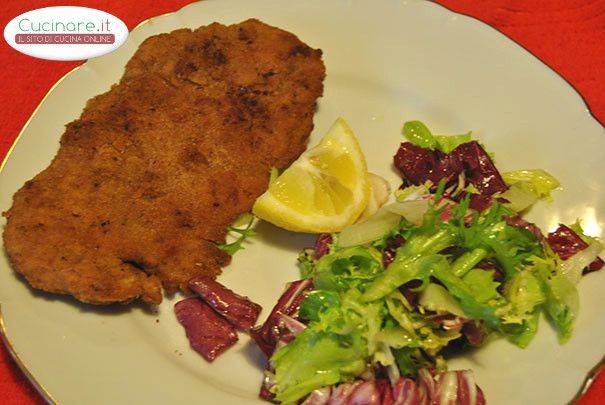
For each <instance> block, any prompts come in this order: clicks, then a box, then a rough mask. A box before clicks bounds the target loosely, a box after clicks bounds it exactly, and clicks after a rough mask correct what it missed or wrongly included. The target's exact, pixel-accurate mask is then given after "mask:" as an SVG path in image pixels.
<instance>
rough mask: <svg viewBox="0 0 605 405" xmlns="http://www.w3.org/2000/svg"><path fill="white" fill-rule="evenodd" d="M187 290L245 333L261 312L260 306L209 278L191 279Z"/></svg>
mask: <svg viewBox="0 0 605 405" xmlns="http://www.w3.org/2000/svg"><path fill="white" fill-rule="evenodd" d="M189 288H191V290H193V291H194V292H195V293H196V294H198V295H199V296H200V297H201V298H202V299H203V300H204V301H206V302H207V303H208V305H210V306H211V307H212V308H214V310H215V311H216V312H218V313H219V314H221V315H222V316H224V317H225V318H226V319H227V320H228V321H229V322H230V323H231V324H232V325H233V326H235V327H237V328H238V329H240V330H244V331H246V330H248V329H250V328H251V327H253V326H254V324H255V323H256V320H257V319H258V315H259V314H260V312H261V310H262V307H261V306H260V305H258V304H256V303H254V302H252V301H250V300H249V299H248V297H242V296H241V295H238V294H236V293H234V292H233V291H231V290H230V289H228V288H227V287H225V286H224V285H222V284H221V283H219V282H218V281H216V280H213V279H211V278H209V277H205V276H200V277H195V278H193V279H191V280H190V281H189Z"/></svg>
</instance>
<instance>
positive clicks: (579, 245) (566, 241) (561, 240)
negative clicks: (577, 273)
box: [546, 224, 605, 274]
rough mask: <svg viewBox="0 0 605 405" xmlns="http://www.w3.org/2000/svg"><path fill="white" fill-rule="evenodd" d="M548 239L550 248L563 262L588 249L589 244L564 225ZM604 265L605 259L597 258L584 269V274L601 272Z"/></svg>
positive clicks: (549, 235)
mask: <svg viewBox="0 0 605 405" xmlns="http://www.w3.org/2000/svg"><path fill="white" fill-rule="evenodd" d="M546 239H547V241H548V245H549V246H550V248H551V249H552V250H553V251H554V252H555V253H556V254H557V255H558V256H559V257H560V258H561V259H562V260H567V259H569V258H570V257H571V256H573V255H574V254H576V253H578V252H579V251H581V250H584V249H586V248H587V247H588V243H586V242H585V241H584V240H582V238H581V237H580V236H579V235H578V234H577V233H575V232H574V231H573V230H572V229H571V228H569V227H568V226H565V225H563V224H560V225H559V227H558V228H557V229H556V230H555V231H554V232H551V233H549V234H548V236H547V238H546ZM604 265H605V262H603V259H601V258H600V257H597V258H596V259H595V260H594V261H593V262H592V263H590V265H588V266H587V267H586V268H585V269H584V271H583V272H582V274H586V273H589V272H591V271H597V270H600V269H602V268H603V266H604Z"/></svg>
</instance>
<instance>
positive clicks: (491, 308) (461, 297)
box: [433, 267, 500, 329]
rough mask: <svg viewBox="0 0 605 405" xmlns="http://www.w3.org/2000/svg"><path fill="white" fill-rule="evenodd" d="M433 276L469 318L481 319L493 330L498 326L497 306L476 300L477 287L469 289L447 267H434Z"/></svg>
mask: <svg viewBox="0 0 605 405" xmlns="http://www.w3.org/2000/svg"><path fill="white" fill-rule="evenodd" d="M433 276H434V277H435V278H436V279H438V280H439V281H441V282H442V283H443V285H445V287H446V288H447V289H448V291H449V292H450V294H452V295H453V296H454V297H455V298H456V299H457V300H458V303H459V304H460V307H461V308H462V310H463V311H464V313H465V314H466V315H467V316H468V317H469V318H471V319H477V320H478V319H482V320H484V321H485V322H486V323H487V324H488V325H489V326H491V327H493V328H494V329H495V328H497V327H498V326H499V325H500V318H499V317H498V315H497V314H496V310H497V309H498V306H499V305H490V304H487V303H484V302H481V301H480V300H478V299H477V297H476V296H475V293H476V290H477V289H478V288H479V287H471V285H470V284H469V283H467V282H466V281H464V280H463V279H461V278H459V277H456V276H455V275H454V274H453V273H452V272H451V270H450V269H449V268H448V267H436V268H435V269H434V271H433ZM487 288H490V287H487Z"/></svg>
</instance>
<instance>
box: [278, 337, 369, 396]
mask: <svg viewBox="0 0 605 405" xmlns="http://www.w3.org/2000/svg"><path fill="white" fill-rule="evenodd" d="M367 355H368V353H367V351H366V346H365V344H364V342H363V339H362V338H361V335H360V334H359V333H351V334H349V335H348V336H346V337H343V336H341V335H334V334H330V333H325V332H316V331H314V330H312V329H309V328H307V329H305V330H304V331H303V332H302V333H300V334H299V335H298V336H297V337H296V339H294V340H293V341H292V342H291V343H289V344H287V345H285V346H283V347H281V348H280V349H278V350H277V351H276V352H275V354H274V355H273V356H272V357H271V360H270V361H271V364H272V365H273V366H274V368H275V386H274V387H273V391H274V393H275V394H276V399H277V400H278V401H280V402H285V403H292V402H296V401H297V400H299V399H300V398H303V397H304V396H305V395H307V394H308V393H310V392H311V391H313V390H315V389H317V388H321V387H324V386H326V385H332V384H336V383H338V382H340V381H344V380H346V379H350V378H353V377H356V376H358V375H359V374H361V373H362V372H363V371H364V370H365V368H366V362H365V357H366V356H367Z"/></svg>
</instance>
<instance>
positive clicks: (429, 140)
mask: <svg viewBox="0 0 605 405" xmlns="http://www.w3.org/2000/svg"><path fill="white" fill-rule="evenodd" d="M402 132H403V135H405V137H406V139H407V140H408V141H410V142H411V143H413V144H414V145H417V146H420V147H421V148H427V149H439V150H440V151H442V152H444V153H450V152H451V151H453V150H454V149H456V147H457V146H458V145H461V144H463V143H466V142H470V141H471V140H472V138H471V132H468V133H466V134H461V135H433V134H432V133H431V131H430V130H429V129H428V128H427V126H426V125H424V124H423V123H422V122H420V121H407V122H406V123H404V124H403V130H402Z"/></svg>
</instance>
